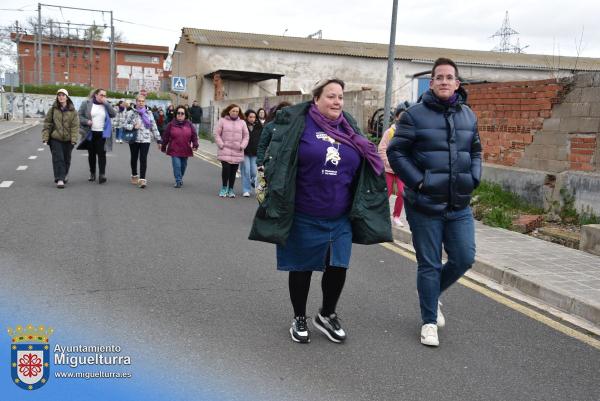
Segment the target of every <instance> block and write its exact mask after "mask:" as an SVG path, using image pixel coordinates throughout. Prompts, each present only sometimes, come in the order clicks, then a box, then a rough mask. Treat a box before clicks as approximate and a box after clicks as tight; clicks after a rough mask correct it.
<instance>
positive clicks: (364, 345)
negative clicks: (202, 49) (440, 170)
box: [0, 127, 600, 401]
mask: <svg viewBox="0 0 600 401" xmlns="http://www.w3.org/2000/svg"><path fill="white" fill-rule="evenodd" d="M39 132H40V127H36V128H33V129H31V130H30V131H28V132H27V133H23V134H19V135H15V136H13V137H11V138H8V139H5V140H2V141H0V182H1V181H5V180H11V181H14V183H13V184H12V185H11V186H10V187H9V188H0V201H1V207H0V222H1V224H2V230H1V232H0V275H1V279H0V317H2V321H3V322H5V321H14V320H15V318H13V316H16V315H18V316H27V315H30V316H47V317H48V318H49V319H50V318H51V319H60V321H59V322H55V326H60V327H62V328H63V330H64V329H66V328H71V329H72V330H74V331H78V330H79V331H80V332H85V333H87V335H89V336H90V337H91V336H94V335H95V336H99V337H104V338H112V339H118V341H125V342H126V343H127V344H128V346H129V348H130V350H131V352H132V353H134V354H135V357H136V359H137V360H139V361H145V362H144V363H145V365H150V366H149V367H148V369H150V370H151V371H152V372H153V373H152V374H154V375H156V377H155V379H156V381H157V382H161V381H164V382H165V383H166V382H167V381H169V382H172V383H176V384H180V385H181V386H182V387H183V388H185V389H186V390H187V391H190V392H191V393H193V392H195V391H198V392H199V391H203V392H210V393H211V394H213V395H214V396H215V398H219V399H232V400H233V399H236V400H238V399H239V400H332V401H333V400H370V401H372V400H544V401H548V400H590V401H597V400H600V381H599V378H598V372H600V351H598V350H597V349H595V348H592V347H590V346H589V345H586V344H584V343H581V342H579V341H578V340H575V339H573V338H570V337H567V336H565V335H563V334H561V333H559V332H557V331H554V330H553V329H551V328H549V327H547V326H545V325H543V324H541V323H539V322H537V321H536V320H533V319H531V318H529V317H526V316H524V315H522V314H520V313H518V312H515V311H514V310H512V309H509V308H507V307H505V306H503V305H501V304H498V303H496V302H495V301H493V300H491V299H489V298H486V297H485V296H483V295H481V294H479V293H477V292H475V291H472V290H470V289H468V288H466V287H463V286H461V285H456V286H454V287H453V288H452V289H451V290H450V291H449V292H448V293H447V294H446V295H445V296H444V299H443V302H444V304H445V308H444V312H445V315H446V319H447V326H446V328H444V329H441V330H440V342H441V346H440V347H439V348H437V349H435V348H434V349H432V348H426V347H424V346H422V345H421V344H420V343H419V339H418V338H419V337H418V336H419V329H420V319H419V313H418V302H417V296H416V284H415V265H414V262H412V261H411V260H409V259H406V258H404V257H402V256H401V255H398V254H396V253H394V252H391V251H390V250H388V249H385V248H384V247H382V246H378V245H375V246H354V248H353V255H352V260H351V269H350V271H349V274H348V279H347V284H346V288H345V289H344V292H343V294H342V298H341V300H340V303H339V305H338V313H339V315H340V317H341V318H342V323H343V325H344V328H345V329H346V331H347V333H348V340H347V341H346V343H345V344H343V345H337V344H333V343H331V342H329V341H328V340H327V339H326V338H325V337H324V336H323V335H321V334H320V333H319V332H317V331H316V330H313V337H312V342H311V343H310V344H296V343H293V342H292V341H291V340H290V338H289V333H288V329H289V324H290V322H291V319H292V309H291V305H290V303H289V298H288V292H287V275H286V274H285V273H281V272H277V271H276V270H275V251H274V246H272V245H270V244H263V243H258V242H253V241H248V240H247V235H248V231H249V227H250V224H251V221H252V217H253V213H254V210H255V207H256V204H255V201H254V200H253V199H244V198H241V197H238V198H236V199H220V198H218V197H217V192H218V190H219V188H220V169H219V168H218V167H216V166H214V165H212V164H210V163H208V162H206V161H203V160H199V159H192V160H190V162H189V166H188V172H187V174H186V177H185V179H184V182H185V184H184V185H185V186H184V188H182V189H174V188H173V187H172V185H173V177H172V173H171V167H170V159H168V158H167V157H165V156H164V155H162V154H159V152H158V151H157V149H156V147H155V146H153V147H152V148H151V151H150V156H149V169H148V174H147V179H148V187H147V188H146V189H143V190H142V189H138V188H136V187H134V186H132V185H131V184H129V182H128V181H129V170H128V164H129V152H128V147H127V145H115V150H116V151H115V152H113V153H111V154H110V156H109V157H108V170H107V178H108V182H107V183H106V184H104V185H98V184H97V183H89V182H87V176H88V172H87V158H86V156H85V155H84V154H83V153H82V152H78V151H74V153H73V164H72V170H71V174H70V182H69V184H68V186H67V188H66V189H64V190H59V189H56V188H55V187H54V183H53V180H52V169H51V162H50V152H49V150H48V149H47V148H46V149H44V150H43V151H38V148H42V147H43V146H42V145H41V143H40V140H39V138H40V134H39ZM31 155H34V156H38V157H37V158H36V159H34V160H29V159H28V157H29V156H31ZM20 165H27V166H28V168H27V169H26V170H23V171H17V170H16V168H17V167H18V166H20ZM238 185H239V182H238V183H236V189H237V190H238V192H239V186H238ZM314 276H315V277H314V278H313V283H312V288H311V293H310V299H309V305H308V311H309V315H314V314H315V313H316V311H317V310H318V308H319V304H320V300H321V296H320V281H319V280H320V274H315V275H314ZM25 299H26V302H23V301H24V300H25ZM75 326H76V327H75ZM92 333H93V334H92ZM136 368H137V369H140V370H141V369H142V367H141V366H139V365H137V366H136ZM144 369H145V368H144ZM157 372H158V373H157ZM161 372H162V373H161ZM172 372H177V373H176V374H173V373H172ZM167 378H168V379H167ZM9 385H10V384H9ZM48 385H50V384H48ZM165 385H166V384H165ZM0 388H2V385H1V384H0Z"/></svg>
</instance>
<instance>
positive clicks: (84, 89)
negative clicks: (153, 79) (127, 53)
mask: <svg viewBox="0 0 600 401" xmlns="http://www.w3.org/2000/svg"><path fill="white" fill-rule="evenodd" d="M60 88H64V89H66V90H67V91H68V92H69V96H82V97H87V96H89V95H90V92H91V91H92V89H93V88H90V87H89V86H77V85H50V84H48V85H29V84H28V85H25V92H26V93H34V94H40V95H55V94H56V91H58V90H59V89H60ZM106 95H107V96H108V97H110V98H113V99H133V98H135V95H134V94H133V93H130V94H127V93H122V92H113V91H106ZM146 99H154V100H169V99H171V97H170V96H169V95H168V94H156V93H149V94H148V96H146Z"/></svg>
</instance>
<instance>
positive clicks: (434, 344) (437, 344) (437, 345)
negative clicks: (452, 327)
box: [421, 338, 440, 347]
mask: <svg viewBox="0 0 600 401" xmlns="http://www.w3.org/2000/svg"><path fill="white" fill-rule="evenodd" d="M421 344H423V345H426V346H428V347H439V346H440V342H439V341H438V342H437V343H429V342H427V341H425V340H424V339H423V338H421Z"/></svg>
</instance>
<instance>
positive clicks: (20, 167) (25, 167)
mask: <svg viewBox="0 0 600 401" xmlns="http://www.w3.org/2000/svg"><path fill="white" fill-rule="evenodd" d="M23 170H27V166H19V167H17V171H23Z"/></svg>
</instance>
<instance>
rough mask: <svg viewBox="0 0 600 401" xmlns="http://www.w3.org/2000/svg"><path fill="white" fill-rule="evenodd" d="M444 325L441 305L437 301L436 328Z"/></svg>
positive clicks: (444, 319) (444, 320)
mask: <svg viewBox="0 0 600 401" xmlns="http://www.w3.org/2000/svg"><path fill="white" fill-rule="evenodd" d="M445 325H446V318H445V317H444V315H443V314H442V303H441V302H439V301H438V310H437V327H440V328H441V327H444V326H445Z"/></svg>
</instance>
